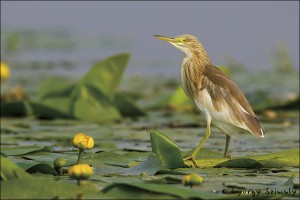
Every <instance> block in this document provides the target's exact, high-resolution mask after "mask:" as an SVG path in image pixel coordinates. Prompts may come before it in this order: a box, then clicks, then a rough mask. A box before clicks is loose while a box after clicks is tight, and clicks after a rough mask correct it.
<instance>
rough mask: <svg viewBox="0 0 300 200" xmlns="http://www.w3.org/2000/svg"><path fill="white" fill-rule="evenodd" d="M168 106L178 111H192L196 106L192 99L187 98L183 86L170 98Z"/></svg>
mask: <svg viewBox="0 0 300 200" xmlns="http://www.w3.org/2000/svg"><path fill="white" fill-rule="evenodd" d="M168 106H169V107H170V108H172V109H174V110H177V111H184V110H192V109H193V108H194V107H195V106H194V104H193V102H192V100H191V99H189V98H188V96H186V94H185V93H184V91H183V89H182V87H181V86H179V87H178V88H177V90H176V91H175V92H174V94H172V96H171V97H170V100H169V103H168Z"/></svg>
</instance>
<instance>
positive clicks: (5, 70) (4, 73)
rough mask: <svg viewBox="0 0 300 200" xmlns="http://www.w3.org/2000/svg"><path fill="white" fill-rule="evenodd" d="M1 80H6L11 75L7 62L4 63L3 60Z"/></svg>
mask: <svg viewBox="0 0 300 200" xmlns="http://www.w3.org/2000/svg"><path fill="white" fill-rule="evenodd" d="M0 70H1V73H0V74H1V80H6V79H8V77H9V74H10V73H9V68H8V65H7V64H5V63H3V62H1V69H0Z"/></svg>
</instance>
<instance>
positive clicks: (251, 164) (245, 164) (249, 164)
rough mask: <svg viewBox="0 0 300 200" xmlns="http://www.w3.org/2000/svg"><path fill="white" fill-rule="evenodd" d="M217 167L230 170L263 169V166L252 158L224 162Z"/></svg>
mask: <svg viewBox="0 0 300 200" xmlns="http://www.w3.org/2000/svg"><path fill="white" fill-rule="evenodd" d="M215 167H228V168H231V167H232V168H261V167H262V165H261V164H260V163H259V162H257V161H256V160H253V159H250V158H235V159H232V160H228V161H225V162H222V163H220V164H218V165H216V166H215Z"/></svg>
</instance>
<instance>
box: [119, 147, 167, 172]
mask: <svg viewBox="0 0 300 200" xmlns="http://www.w3.org/2000/svg"><path fill="white" fill-rule="evenodd" d="M162 169H163V165H162V162H161V159H160V158H159V157H158V156H157V155H156V154H155V153H152V154H150V155H149V156H148V158H147V160H145V161H144V162H142V163H141V164H139V165H137V166H135V167H130V168H128V169H124V170H121V174H122V175H127V176H130V175H140V174H141V173H146V174H147V175H149V176H152V175H154V174H156V172H158V171H160V170H162Z"/></svg>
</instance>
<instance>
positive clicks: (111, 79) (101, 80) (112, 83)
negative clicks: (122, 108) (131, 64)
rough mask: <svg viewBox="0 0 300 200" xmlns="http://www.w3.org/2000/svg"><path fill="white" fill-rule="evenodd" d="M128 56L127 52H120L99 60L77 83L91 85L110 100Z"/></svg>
mask: <svg viewBox="0 0 300 200" xmlns="http://www.w3.org/2000/svg"><path fill="white" fill-rule="evenodd" d="M129 58H130V55H129V54H128V53H122V54H118V55H114V56H111V57H109V58H106V59H104V60H101V61H99V62H98V63H96V64H95V65H94V66H93V67H92V69H91V70H90V71H89V72H88V73H87V74H86V75H85V76H84V77H83V78H82V79H81V80H80V82H79V84H82V85H90V86H93V87H95V88H96V89H97V90H99V91H101V92H102V93H103V95H104V96H107V97H108V98H109V99H111V100H112V99H113V97H114V95H115V92H116V91H117V89H118V87H119V84H120V82H121V78H122V76H123V72H124V70H125V68H126V66H127V63H128V61H129Z"/></svg>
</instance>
